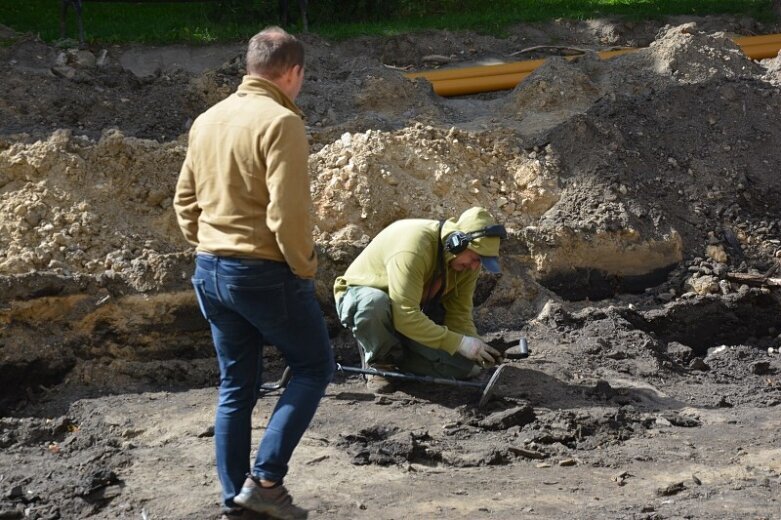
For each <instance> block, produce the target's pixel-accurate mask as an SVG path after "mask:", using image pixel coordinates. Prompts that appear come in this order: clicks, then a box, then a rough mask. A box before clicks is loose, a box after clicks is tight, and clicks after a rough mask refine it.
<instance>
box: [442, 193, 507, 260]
mask: <svg viewBox="0 0 781 520" xmlns="http://www.w3.org/2000/svg"><path fill="white" fill-rule="evenodd" d="M495 224H497V222H496V219H494V218H493V217H492V216H491V214H490V213H488V211H487V210H486V209H485V208H480V207H473V208H469V209H468V210H466V211H464V212H463V213H461V216H460V217H458V219H457V220H456V219H448V220H446V221H445V223H444V225H443V226H442V237H441V238H442V239H444V238H445V237H447V236H448V235H450V234H451V233H453V232H455V231H460V232H462V233H473V232H475V231H479V230H481V229H484V228H486V227H488V226H493V225H495ZM500 242H501V241H500V239H499V237H480V238H476V239H474V240H471V241H470V242H469V244H468V245H467V248H468V249H471V250H472V251H474V252H475V253H477V254H478V255H480V256H481V257H482V258H481V260H482V264H483V267H485V268H486V269H487V270H488V271H490V272H492V273H498V272H499V259H498V256H499V244H500ZM445 254H446V259H447V261H450V260H451V259H452V258H454V255H453V254H451V253H447V252H446V253H445Z"/></svg>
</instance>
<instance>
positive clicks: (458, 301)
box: [442, 271, 479, 336]
mask: <svg viewBox="0 0 781 520" xmlns="http://www.w3.org/2000/svg"><path fill="white" fill-rule="evenodd" d="M478 275H479V271H470V272H468V273H464V274H462V275H461V276H457V277H456V286H455V287H454V288H453V289H452V290H451V291H449V292H448V293H447V294H446V295H445V296H444V297H443V298H442V305H443V306H444V307H445V325H447V327H449V328H450V330H452V331H455V332H458V333H461V334H464V335H466V336H477V328H476V327H475V321H474V316H473V315H472V311H473V309H474V305H473V303H472V298H473V297H474V294H475V288H476V287H477V277H478Z"/></svg>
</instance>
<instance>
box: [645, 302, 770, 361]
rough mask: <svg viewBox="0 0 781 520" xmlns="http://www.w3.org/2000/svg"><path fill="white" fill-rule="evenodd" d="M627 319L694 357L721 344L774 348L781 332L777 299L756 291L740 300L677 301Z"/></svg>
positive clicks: (705, 353) (764, 348) (762, 348)
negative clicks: (683, 346)
mask: <svg viewBox="0 0 781 520" xmlns="http://www.w3.org/2000/svg"><path fill="white" fill-rule="evenodd" d="M643 316H644V319H643V320H636V321H635V320H631V321H632V322H633V324H634V325H635V326H636V327H637V328H638V329H641V330H643V331H645V332H648V333H651V334H653V335H654V336H656V337H657V338H658V339H659V340H661V341H663V342H665V343H668V344H669V343H670V342H676V343H680V344H682V345H685V346H688V347H690V348H692V349H693V351H694V354H695V355H697V356H706V355H707V354H708V350H709V349H712V348H714V347H719V346H722V345H728V346H730V345H745V346H749V347H754V348H757V349H761V350H767V349H768V348H769V347H774V346H777V342H778V337H779V332H781V298H779V295H778V294H777V293H776V294H773V293H764V292H761V291H758V292H756V293H750V294H747V295H745V296H743V297H742V298H723V297H719V296H712V297H705V298H702V299H698V300H697V301H695V302H692V303H686V302H680V303H676V304H673V305H671V306H669V307H667V308H665V309H658V310H653V311H649V312H647V313H645V314H644V315H643Z"/></svg>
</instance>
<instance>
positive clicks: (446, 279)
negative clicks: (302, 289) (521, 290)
mask: <svg viewBox="0 0 781 520" xmlns="http://www.w3.org/2000/svg"><path fill="white" fill-rule="evenodd" d="M505 236H506V231H505V229H504V227H503V226H502V225H500V224H497V223H496V221H495V220H494V218H493V217H492V216H491V215H490V214H489V213H488V211H486V210H485V209H483V208H477V207H475V208H470V209H468V210H466V211H465V212H464V213H462V214H461V216H460V217H459V218H458V220H455V219H450V220H447V221H436V220H424V219H405V220H399V221H396V222H394V223H393V224H391V225H390V226H388V227H387V228H385V229H383V230H382V231H381V232H380V233H379V234H378V235H377V236H376V237H374V240H372V241H371V243H369V245H368V246H367V247H366V249H364V250H363V251H362V252H361V254H360V255H358V258H356V259H355V260H354V261H353V263H352V264H351V265H350V267H348V268H347V272H345V273H344V275H343V276H340V277H339V278H337V279H336V282H335V284H334V297H335V299H336V311H337V313H338V315H339V319H340V320H341V322H342V325H344V326H345V327H347V328H349V329H350V330H351V331H352V333H353V335H354V336H355V339H356V340H357V342H358V346H359V347H360V349H361V354H362V357H363V359H362V362H363V365H364V366H370V367H373V368H377V369H383V370H393V369H395V368H399V369H401V370H403V371H405V372H411V373H413V374H420V375H431V376H437V377H454V378H458V379H461V378H468V377H473V376H476V375H477V374H478V373H479V372H480V370H481V368H482V367H487V366H490V365H493V364H495V362H496V361H497V360H498V359H499V358H500V357H501V354H500V353H499V352H498V351H497V350H495V349H494V348H492V347H490V346H488V345H487V344H486V343H485V342H484V341H483V340H482V339H480V338H479V337H478V335H477V329H476V328H475V324H474V319H473V317H472V298H473V296H474V292H475V287H476V285H477V277H478V274H479V271H480V266H481V265H482V266H483V267H485V268H486V270H488V271H491V272H494V273H498V272H499V261H498V258H497V257H498V255H499V242H500V239H501V238H505ZM367 386H368V387H369V389H370V390H372V391H374V392H377V393H383V392H390V391H392V390H393V387H392V385H391V384H390V382H389V381H388V380H386V379H384V378H381V377H379V376H372V377H370V378H368V379H367Z"/></svg>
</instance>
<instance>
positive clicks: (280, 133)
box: [261, 114, 317, 278]
mask: <svg viewBox="0 0 781 520" xmlns="http://www.w3.org/2000/svg"><path fill="white" fill-rule="evenodd" d="M261 148H262V150H263V152H264V156H265V158H266V185H267V186H268V193H269V203H268V208H267V211H266V225H267V226H268V228H269V230H271V232H272V233H274V235H275V236H276V240H277V245H278V246H279V249H280V251H282V255H283V256H284V257H285V261H286V262H287V264H288V265H289V266H290V269H291V270H292V271H293V273H295V274H296V275H297V276H299V277H301V278H314V276H315V273H316V271H317V257H316V256H315V247H314V240H313V238H312V196H311V194H310V191H309V171H308V159H309V143H308V142H307V139H306V130H305V128H304V122H303V121H302V120H301V118H300V117H298V116H296V115H294V114H287V115H284V116H282V117H279V118H277V119H276V120H275V121H273V122H272V124H271V126H270V127H269V129H268V131H267V132H265V133H264V137H263V142H262V143H261Z"/></svg>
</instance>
